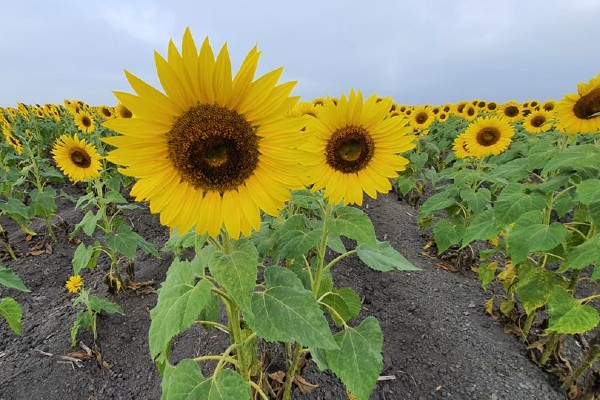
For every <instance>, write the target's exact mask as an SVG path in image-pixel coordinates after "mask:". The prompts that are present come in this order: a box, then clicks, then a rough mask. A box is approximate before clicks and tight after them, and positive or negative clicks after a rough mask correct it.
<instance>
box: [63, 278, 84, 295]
mask: <svg viewBox="0 0 600 400" xmlns="http://www.w3.org/2000/svg"><path fill="white" fill-rule="evenodd" d="M65 288H67V291H68V292H69V293H77V292H79V291H80V290H81V289H82V288H83V278H82V277H81V276H80V275H71V276H70V277H69V279H67V282H66V283H65Z"/></svg>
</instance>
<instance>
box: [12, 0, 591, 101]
mask: <svg viewBox="0 0 600 400" xmlns="http://www.w3.org/2000/svg"><path fill="white" fill-rule="evenodd" d="M0 10H1V11H0V12H1V15H2V18H1V19H2V21H1V22H0V71H1V72H2V76H1V82H2V83H1V84H0V106H4V107H5V106H14V105H16V102H23V103H26V104H32V103H40V104H43V103H61V104H62V102H63V100H64V99H80V100H83V101H85V102H87V103H89V104H91V105H102V104H106V105H114V104H115V103H116V99H115V97H114V96H113V95H112V91H113V90H124V91H128V92H130V91H131V89H130V87H129V86H128V84H127V81H126V79H125V76H124V74H123V70H125V69H126V70H128V71H130V72H132V73H134V74H135V75H137V76H139V77H140V78H142V79H144V80H146V81H147V82H148V83H150V84H152V85H154V86H157V87H158V79H157V78H156V72H155V66H154V58H153V51H154V50H157V51H158V52H159V53H161V54H163V55H165V54H166V49H167V44H168V42H169V39H171V38H173V40H174V41H175V43H176V44H177V47H178V48H180V46H181V38H182V35H183V32H184V30H185V28H186V26H189V27H190V28H191V30H192V34H193V35H194V38H195V39H196V42H197V44H198V45H200V43H201V42H202V40H203V39H204V38H205V37H206V36H208V37H209V39H210V41H211V44H212V46H213V48H214V49H215V48H216V49H215V52H217V51H218V49H219V48H220V47H221V46H222V44H223V43H224V42H227V44H228V47H229V51H230V54H231V57H232V61H233V64H232V67H233V70H234V71H237V69H238V68H239V64H240V62H241V60H242V59H243V57H244V56H245V54H246V53H247V52H248V50H250V48H251V47H252V46H253V45H254V44H258V48H259V50H261V51H262V56H261V59H260V62H259V74H263V73H265V72H267V71H270V70H272V69H274V68H277V67H279V66H283V67H284V75H283V81H289V80H295V81H298V84H297V85H296V88H295V90H294V94H296V95H300V96H302V98H303V100H310V99H313V98H315V97H320V96H325V95H332V96H339V95H340V94H341V93H345V92H346V93H347V92H348V91H349V90H350V89H351V88H355V89H359V90H362V91H363V93H364V94H366V95H370V94H372V93H377V94H378V95H381V96H386V95H390V96H392V97H393V98H394V100H395V101H396V102H397V103H406V104H416V105H418V104H424V103H429V104H442V103H446V102H457V101H460V100H471V99H483V100H493V101H498V102H504V101H508V100H518V101H527V100H533V99H535V100H547V99H556V100H558V99H560V98H561V97H562V96H563V95H564V94H566V93H571V92H575V91H576V84H577V83H578V82H582V81H587V80H589V79H590V78H591V77H593V76H595V75H596V74H598V72H600V0H498V1H490V0H452V1H449V0H439V1H435V0H412V1H404V0H369V1H366V0H360V1H354V0H346V1H343V0H301V1H294V2H287V1H283V0H280V1H276V0H258V1H227V0H220V1H217V0H212V1H203V0H166V1H163V0H145V1H143V0H136V1H124V0H102V1H81V0H55V1H31V0H21V1H16V0H13V1H6V2H2V6H1V8H0Z"/></svg>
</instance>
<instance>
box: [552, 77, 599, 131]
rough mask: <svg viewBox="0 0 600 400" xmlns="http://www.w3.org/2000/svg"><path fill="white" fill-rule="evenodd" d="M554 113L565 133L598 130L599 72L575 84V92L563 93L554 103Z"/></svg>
mask: <svg viewBox="0 0 600 400" xmlns="http://www.w3.org/2000/svg"><path fill="white" fill-rule="evenodd" d="M556 114H557V117H558V119H559V120H560V123H561V126H562V127H563V129H564V130H565V132H567V133H596V132H599V131H600V73H599V74H598V75H596V77H595V78H592V79H590V80H589V82H587V83H584V82H582V83H579V84H577V93H569V94H567V95H565V97H563V98H562V100H560V101H559V102H558V103H557V104H556Z"/></svg>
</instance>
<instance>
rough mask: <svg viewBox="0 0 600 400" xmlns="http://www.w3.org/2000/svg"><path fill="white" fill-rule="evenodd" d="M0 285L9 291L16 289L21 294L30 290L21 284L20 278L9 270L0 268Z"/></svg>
mask: <svg viewBox="0 0 600 400" xmlns="http://www.w3.org/2000/svg"><path fill="white" fill-rule="evenodd" d="M0 285H2V286H5V287H7V288H9V289H16V290H19V291H21V292H26V293H29V292H31V290H29V289H27V286H25V284H24V283H23V281H22V280H21V278H19V277H18V276H17V274H15V272H14V271H13V270H12V269H10V268H5V267H1V266H0Z"/></svg>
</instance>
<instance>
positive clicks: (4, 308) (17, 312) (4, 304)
mask: <svg viewBox="0 0 600 400" xmlns="http://www.w3.org/2000/svg"><path fill="white" fill-rule="evenodd" d="M22 316H23V312H22V311H21V306H20V305H19V303H17V301H16V300H15V299H13V298H11V297H5V298H3V299H2V301H0V317H3V318H4V319H5V320H6V322H8V326H10V329H12V330H13V332H14V333H16V334H17V335H20V334H21V317H22Z"/></svg>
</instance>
